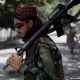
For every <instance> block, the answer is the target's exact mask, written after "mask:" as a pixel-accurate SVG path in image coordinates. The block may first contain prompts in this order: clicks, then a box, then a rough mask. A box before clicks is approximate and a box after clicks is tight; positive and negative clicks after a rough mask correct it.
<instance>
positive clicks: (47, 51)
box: [19, 35, 64, 80]
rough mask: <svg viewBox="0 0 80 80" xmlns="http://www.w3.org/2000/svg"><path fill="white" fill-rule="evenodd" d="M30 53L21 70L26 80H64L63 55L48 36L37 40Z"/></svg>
mask: <svg viewBox="0 0 80 80" xmlns="http://www.w3.org/2000/svg"><path fill="white" fill-rule="evenodd" d="M28 53H30V54H29V55H27V57H26V59H25V60H24V61H23V63H22V65H21V66H20V69H19V72H21V73H23V74H24V77H25V80H64V74H63V67H62V58H61V54H60V53H59V51H58V49H57V47H56V45H55V43H54V42H53V41H52V40H51V39H50V38H49V37H48V36H47V35H45V36H43V37H41V38H40V39H39V40H37V41H36V42H35V43H34V44H33V46H32V47H31V48H30V49H29V50H28Z"/></svg>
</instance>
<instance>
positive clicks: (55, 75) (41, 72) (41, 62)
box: [6, 5, 64, 80]
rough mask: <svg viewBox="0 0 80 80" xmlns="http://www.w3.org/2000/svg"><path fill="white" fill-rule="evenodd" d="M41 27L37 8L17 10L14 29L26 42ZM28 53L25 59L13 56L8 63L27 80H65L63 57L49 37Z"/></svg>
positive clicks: (44, 37)
mask: <svg viewBox="0 0 80 80" xmlns="http://www.w3.org/2000/svg"><path fill="white" fill-rule="evenodd" d="M41 25H42V22H41V21H40V19H39V18H38V16H37V11H36V7H33V6H31V5H30V6H29V5H28V6H25V7H22V8H17V9H16V14H15V16H14V27H15V30H16V32H17V33H18V35H19V36H20V37H21V38H22V40H23V41H24V42H25V41H26V40H27V39H28V38H29V37H30V36H31V35H32V34H33V33H34V32H35V30H37V29H38V28H39V27H41ZM26 52H27V54H26V58H25V59H23V58H22V56H18V55H17V54H12V55H11V57H9V58H8V59H7V62H6V63H7V64H9V65H10V66H12V67H13V68H14V69H16V70H17V71H18V72H19V73H22V74H23V75H24V79H25V80H64V74H63V67H62V58H61V55H60V53H59V51H58V49H57V47H56V45H55V43H54V42H53V41H52V40H51V39H50V38H49V36H48V35H43V36H42V37H41V38H39V39H37V40H36V41H35V42H34V43H33V44H32V45H31V47H30V48H28V49H27V50H26Z"/></svg>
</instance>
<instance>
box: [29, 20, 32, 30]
mask: <svg viewBox="0 0 80 80" xmlns="http://www.w3.org/2000/svg"><path fill="white" fill-rule="evenodd" d="M32 26H33V21H32V20H29V29H31V28H32Z"/></svg>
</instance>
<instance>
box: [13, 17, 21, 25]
mask: <svg viewBox="0 0 80 80" xmlns="http://www.w3.org/2000/svg"><path fill="white" fill-rule="evenodd" d="M20 22H22V21H21V20H19V19H16V18H14V24H15V23H20Z"/></svg>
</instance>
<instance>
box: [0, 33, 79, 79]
mask: <svg viewBox="0 0 80 80" xmlns="http://www.w3.org/2000/svg"><path fill="white" fill-rule="evenodd" d="M50 37H51V38H52V39H53V40H54V42H55V43H56V45H57V47H58V48H59V50H60V52H61V55H62V60H63V69H64V75H65V80H80V43H79V44H78V46H76V48H75V49H74V54H71V53H70V50H69V48H68V46H67V44H66V35H63V36H61V37H57V36H56V35H52V34H50ZM12 52H15V49H14V48H8V49H5V50H4V49H1V50H0V70H1V71H2V72H1V71H0V80H20V78H21V75H19V74H17V73H16V71H15V70H14V69H12V68H11V67H8V68H7V70H6V71H3V66H4V65H5V64H6V63H5V62H6V60H7V58H8V57H9V56H10V55H11V53H12Z"/></svg>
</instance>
